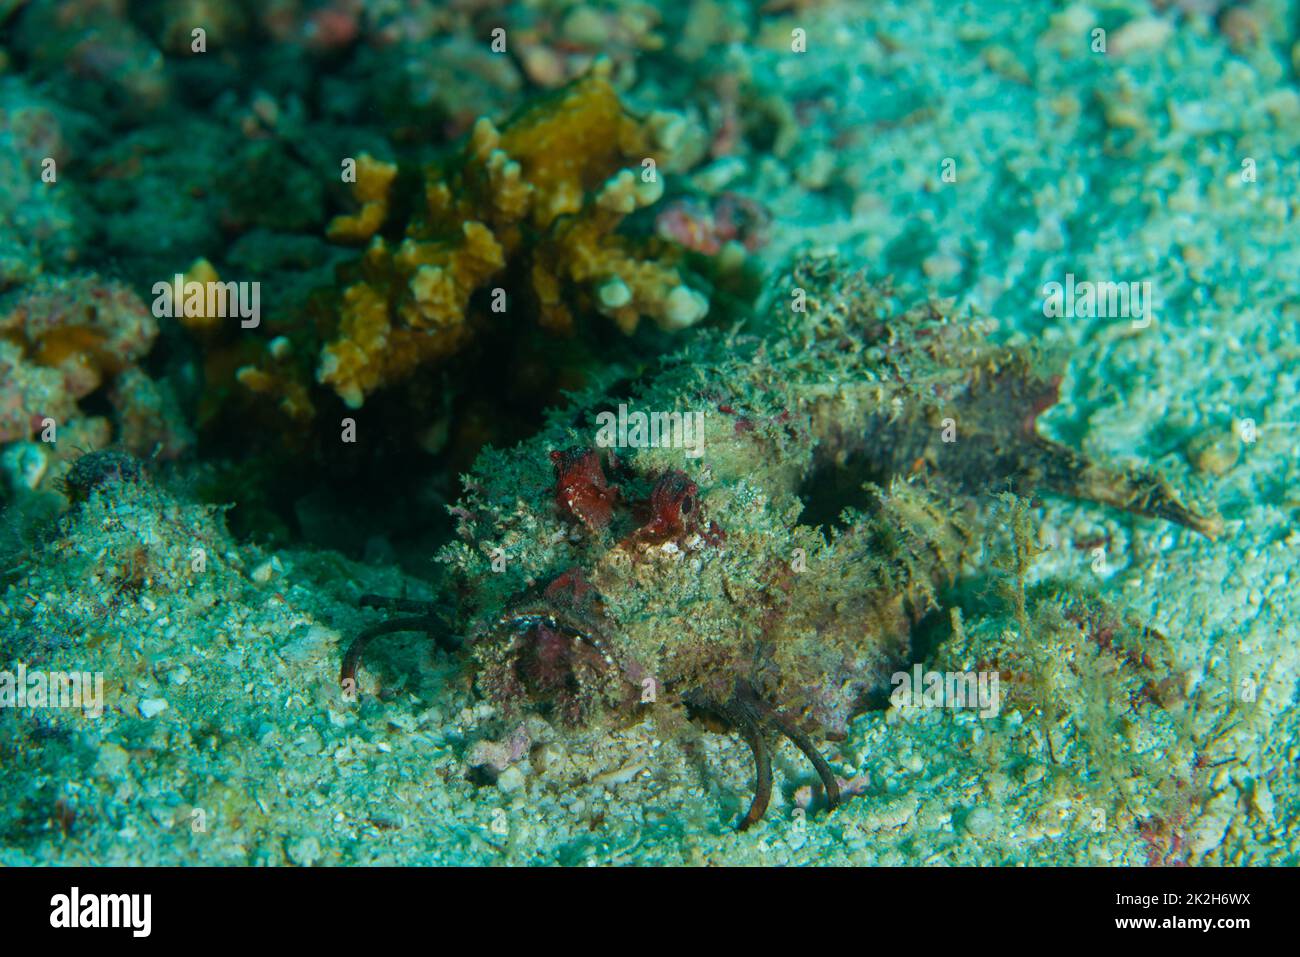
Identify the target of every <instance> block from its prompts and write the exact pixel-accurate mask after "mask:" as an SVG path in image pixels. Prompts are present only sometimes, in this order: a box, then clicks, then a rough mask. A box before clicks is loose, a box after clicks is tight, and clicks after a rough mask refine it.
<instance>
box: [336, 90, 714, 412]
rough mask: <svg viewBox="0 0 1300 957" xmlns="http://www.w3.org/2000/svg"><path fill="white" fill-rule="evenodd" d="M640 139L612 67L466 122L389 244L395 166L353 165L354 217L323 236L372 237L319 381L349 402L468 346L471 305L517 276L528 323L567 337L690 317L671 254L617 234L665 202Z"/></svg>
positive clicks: (667, 325) (668, 324)
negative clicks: (585, 328) (586, 312)
mask: <svg viewBox="0 0 1300 957" xmlns="http://www.w3.org/2000/svg"><path fill="white" fill-rule="evenodd" d="M654 160H655V157H654V155H653V150H652V145H651V143H650V137H649V135H648V133H647V132H646V131H645V130H644V129H643V128H642V126H641V124H639V123H638V122H637V121H636V120H635V119H633V118H632V117H631V116H629V115H628V114H627V112H626V111H625V110H624V109H623V105H622V103H621V102H620V101H619V98H618V94H617V93H616V92H615V91H614V88H613V87H612V86H611V85H610V82H609V70H608V68H607V67H604V66H598V67H597V68H595V69H593V70H592V71H591V72H590V73H589V74H588V75H587V76H585V77H583V78H582V79H580V80H577V81H575V82H574V83H572V84H570V85H569V86H567V87H565V88H563V89H561V90H558V91H556V92H555V93H553V94H551V95H549V96H547V97H546V98H544V99H542V100H540V101H538V102H536V103H533V104H530V105H528V106H526V107H525V108H523V109H522V110H520V111H519V112H517V113H516V114H515V115H514V116H512V117H511V118H510V119H509V120H508V121H507V122H506V123H505V124H504V126H503V127H502V128H501V129H498V128H497V127H496V125H495V124H493V123H492V121H491V120H488V119H481V120H479V121H478V123H476V124H475V126H474V128H473V130H472V132H471V134H470V136H469V137H468V140H467V142H466V144H465V146H464V147H463V149H462V150H461V151H460V153H459V154H458V155H457V157H456V158H455V159H454V161H452V162H450V163H448V164H446V165H445V166H441V167H434V168H432V169H430V170H429V171H428V172H427V176H426V185H425V188H424V195H423V199H424V202H423V204H422V205H421V206H420V207H419V208H417V209H416V210H415V212H414V214H413V216H412V218H411V220H410V221H409V222H408V223H407V224H406V226H405V231H404V232H405V235H404V238H403V239H402V240H401V242H400V243H398V244H397V245H396V248H392V247H391V246H390V244H389V243H388V242H387V241H386V240H385V239H384V238H383V236H382V235H380V230H381V228H382V227H383V226H384V225H385V220H386V219H387V217H388V215H389V212H390V210H391V208H392V203H391V201H390V194H391V190H392V188H393V184H394V181H395V177H396V169H395V168H393V167H392V166H391V165H390V164H385V163H380V162H378V161H376V160H373V159H371V158H370V157H368V156H362V157H360V158H359V159H358V162H357V181H356V183H355V184H354V189H353V195H354V197H355V199H356V200H357V202H358V203H359V204H360V205H359V209H358V211H357V212H356V213H355V214H352V215H347V216H340V217H338V218H336V219H335V220H334V221H333V222H332V223H331V224H330V226H329V230H328V234H329V236H330V238H331V239H338V240H342V241H353V242H355V241H363V242H364V241H367V240H368V241H369V246H368V247H367V249H366V252H365V253H364V255H363V256H362V259H361V262H360V263H359V264H358V271H359V274H360V279H359V280H357V281H355V282H353V283H352V284H351V285H349V286H348V287H347V288H346V289H345V290H344V292H343V296H342V300H341V303H340V307H339V314H338V317H339V325H338V330H337V333H336V335H335V337H334V339H333V340H332V341H331V342H329V343H328V344H327V345H326V346H325V347H324V349H323V350H322V352H321V361H320V364H319V367H318V369H317V378H318V379H319V380H320V381H321V382H322V383H325V384H328V385H330V386H331V387H333V388H334V390H335V391H336V392H337V393H338V395H339V396H340V397H341V398H342V399H343V400H344V401H345V402H346V403H347V404H348V405H350V406H352V407H358V406H360V405H361V404H362V403H363V402H364V400H365V397H366V395H368V394H370V393H371V392H373V391H375V390H376V389H378V388H381V387H382V386H384V385H386V384H388V383H391V382H394V381H398V380H400V379H401V378H403V377H405V376H407V375H409V374H411V373H412V372H413V371H415V370H416V369H417V368H419V367H420V366H422V365H424V364H425V363H428V362H431V361H435V360H438V359H442V358H445V357H446V356H448V355H451V354H452V353H454V352H456V351H457V350H458V349H460V348H461V347H462V346H463V345H464V344H465V343H466V342H468V341H469V339H470V337H471V334H472V332H471V329H472V325H471V323H470V322H469V321H468V317H467V311H468V310H469V308H470V300H471V297H472V296H473V295H474V294H475V293H476V292H478V291H480V290H483V289H486V288H487V287H488V284H489V283H491V282H493V281H494V280H497V281H503V280H505V279H506V278H508V276H507V274H509V276H516V277H519V278H522V279H523V280H524V284H525V288H524V290H523V292H524V294H525V298H526V299H528V300H531V305H532V306H533V307H535V309H536V314H537V321H538V322H539V324H541V325H542V327H543V328H545V329H547V330H548V331H551V332H555V333H570V332H572V330H573V327H574V307H575V306H577V307H579V308H583V307H589V308H594V309H595V310H596V311H598V312H600V313H601V314H603V315H605V316H607V317H609V318H610V319H611V320H612V321H614V322H615V323H616V324H617V325H618V327H619V328H620V329H622V330H623V331H624V332H628V333H631V332H633V331H634V330H635V329H636V327H637V324H638V323H639V321H640V319H641V318H642V317H643V316H646V317H649V318H651V319H652V320H653V321H654V322H656V323H657V324H658V325H659V326H661V327H662V328H664V329H670V330H671V329H680V328H683V327H685V326H689V325H691V324H692V323H694V322H697V321H698V320H699V319H700V318H702V317H703V316H704V314H705V312H706V311H707V308H708V300H707V299H706V298H705V297H704V296H703V295H701V294H700V293H698V292H696V291H694V290H692V289H690V288H689V287H687V286H686V285H684V284H683V282H682V279H681V277H680V275H679V274H678V271H677V269H676V268H675V266H674V264H673V262H672V261H671V258H670V253H669V252H668V250H666V249H665V248H662V247H654V246H652V247H645V246H640V245H638V244H634V243H633V242H631V241H630V240H628V239H626V238H624V237H622V236H619V235H618V234H617V232H616V231H617V229H618V226H619V224H620V223H621V222H622V220H623V218H624V217H626V216H627V215H628V214H629V213H632V212H634V211H635V210H637V209H640V208H643V207H645V206H648V205H650V204H652V203H654V202H655V201H657V200H658V199H659V197H660V196H661V195H662V192H663V184H662V183H661V182H660V181H659V178H658V172H657V169H656V166H655V163H654Z"/></svg>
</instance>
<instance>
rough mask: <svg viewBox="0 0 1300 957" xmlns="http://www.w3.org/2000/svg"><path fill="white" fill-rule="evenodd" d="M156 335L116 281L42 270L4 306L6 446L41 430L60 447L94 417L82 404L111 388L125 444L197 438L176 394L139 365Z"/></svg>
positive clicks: (142, 448) (172, 447)
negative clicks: (192, 435)
mask: <svg viewBox="0 0 1300 957" xmlns="http://www.w3.org/2000/svg"><path fill="white" fill-rule="evenodd" d="M157 335H158V324H157V322H156V321H155V319H154V317H153V316H152V315H151V314H150V312H149V310H148V309H147V308H146V307H145V305H144V303H143V302H142V301H141V300H140V298H139V297H138V296H137V295H136V294H135V293H134V292H132V291H131V290H130V289H129V288H127V287H126V286H125V285H123V284H122V283H119V282H116V281H113V280H103V279H101V278H99V277H98V276H95V275H80V276H71V277H57V276H43V277H40V278H38V279H36V280H34V281H33V282H31V283H29V284H27V285H26V286H23V287H21V288H20V289H18V290H15V291H14V292H12V293H10V294H9V295H8V296H7V297H6V298H5V299H4V300H3V302H0V373H2V374H0V443H3V442H11V441H15V440H27V439H31V438H33V437H36V436H40V437H41V438H42V440H43V441H45V442H46V443H50V448H51V449H52V448H53V443H55V442H56V441H57V440H58V438H60V437H62V438H69V437H70V435H69V433H68V431H67V429H68V428H69V427H70V426H74V425H75V424H77V423H78V422H80V421H81V420H83V419H84V418H86V416H85V415H84V414H83V412H82V410H81V409H80V407H79V406H78V403H79V402H80V401H81V400H83V399H85V398H87V397H88V396H90V395H92V394H93V393H95V392H97V391H98V390H100V389H101V387H103V386H106V385H107V386H109V388H108V389H107V397H108V399H109V402H110V404H111V406H112V409H113V411H114V413H115V417H116V419H117V433H118V435H117V437H118V439H119V440H120V441H121V442H122V443H123V444H124V445H125V446H126V447H127V448H129V449H130V450H131V451H133V452H135V453H137V454H140V455H154V454H158V455H161V456H162V457H165V458H171V457H173V456H175V455H177V454H179V453H180V452H181V451H182V450H183V449H184V448H185V447H187V446H188V445H189V443H190V435H189V430H188V428H187V427H186V426H185V424H184V423H183V422H182V421H181V419H180V413H179V409H178V408H177V405H176V402H175V399H174V397H173V396H172V394H171V392H170V391H169V390H168V388H167V387H166V386H165V385H163V384H161V383H159V382H155V381H154V380H152V379H150V378H149V376H148V375H147V374H145V372H144V371H143V370H141V369H140V368H139V366H138V365H137V363H138V362H139V361H140V360H141V359H142V358H143V357H144V356H145V355H146V354H147V353H148V352H149V349H150V347H151V346H152V345H153V342H154V339H155V338H156V337H157ZM104 426H105V429H106V428H107V423H104ZM86 437H87V436H85V435H83V436H82V438H83V439H84V438H86ZM96 444H97V443H96Z"/></svg>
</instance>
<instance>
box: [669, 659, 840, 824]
mask: <svg viewBox="0 0 1300 957" xmlns="http://www.w3.org/2000/svg"><path fill="white" fill-rule="evenodd" d="M687 702H688V704H690V705H691V706H692V707H694V708H697V709H698V710H700V711H704V712H709V713H712V714H715V715H717V716H718V717H720V718H722V719H723V720H724V721H726V722H727V724H729V725H731V727H732V728H734V729H735V730H737V731H739V732H740V733H741V734H742V735H743V736H744V738H745V742H746V743H747V744H748V745H749V750H750V751H751V752H753V755H754V776H755V782H754V799H753V800H752V801H751V802H750V804H749V810H748V811H746V812H745V816H744V817H743V818H741V819H740V823H738V824H737V825H736V830H738V831H744V830H746V829H748V828H749V827H751V826H752V825H754V824H756V823H757V822H759V821H761V820H762V819H763V815H764V814H765V813H767V805H768V803H769V802H770V801H771V800H772V755H771V753H770V752H769V750H768V747H767V738H766V732H767V731H768V730H773V731H776V732H777V733H778V734H782V735H784V736H785V737H787V738H789V739H790V741H791V742H792V743H793V744H794V746H795V747H796V748H798V749H799V750H800V751H802V752H803V754H804V756H805V757H806V758H807V759H808V760H809V761H810V762H811V763H812V766H813V768H814V769H816V771H817V776H818V777H819V778H820V779H821V782H822V787H824V788H825V789H826V803H827V805H828V806H829V807H830V808H831V810H834V809H835V808H837V807H839V803H840V785H839V781H838V780H836V777H835V772H834V771H832V770H831V766H830V765H829V764H827V763H826V759H825V758H823V757H822V756H821V752H819V751H818V750H817V748H816V746H815V745H814V744H813V743H812V741H811V740H810V739H809V738H808V736H807V735H806V734H804V733H803V732H802V731H800V730H799V729H798V728H796V727H795V725H794V722H792V721H791V720H790V719H789V718H788V717H787V716H786V715H784V714H782V713H781V712H779V711H778V710H777V709H775V708H773V707H772V706H771V705H770V704H768V703H767V702H766V701H763V700H762V699H761V698H759V697H758V695H757V693H756V692H755V691H754V689H753V688H752V687H750V685H749V684H748V683H746V682H743V681H738V682H736V689H735V692H734V693H733V694H732V696H731V698H730V699H729V700H728V701H726V702H725V703H722V704H718V703H715V702H710V701H707V700H705V699H703V698H700V697H698V696H693V695H688V696H687Z"/></svg>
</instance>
